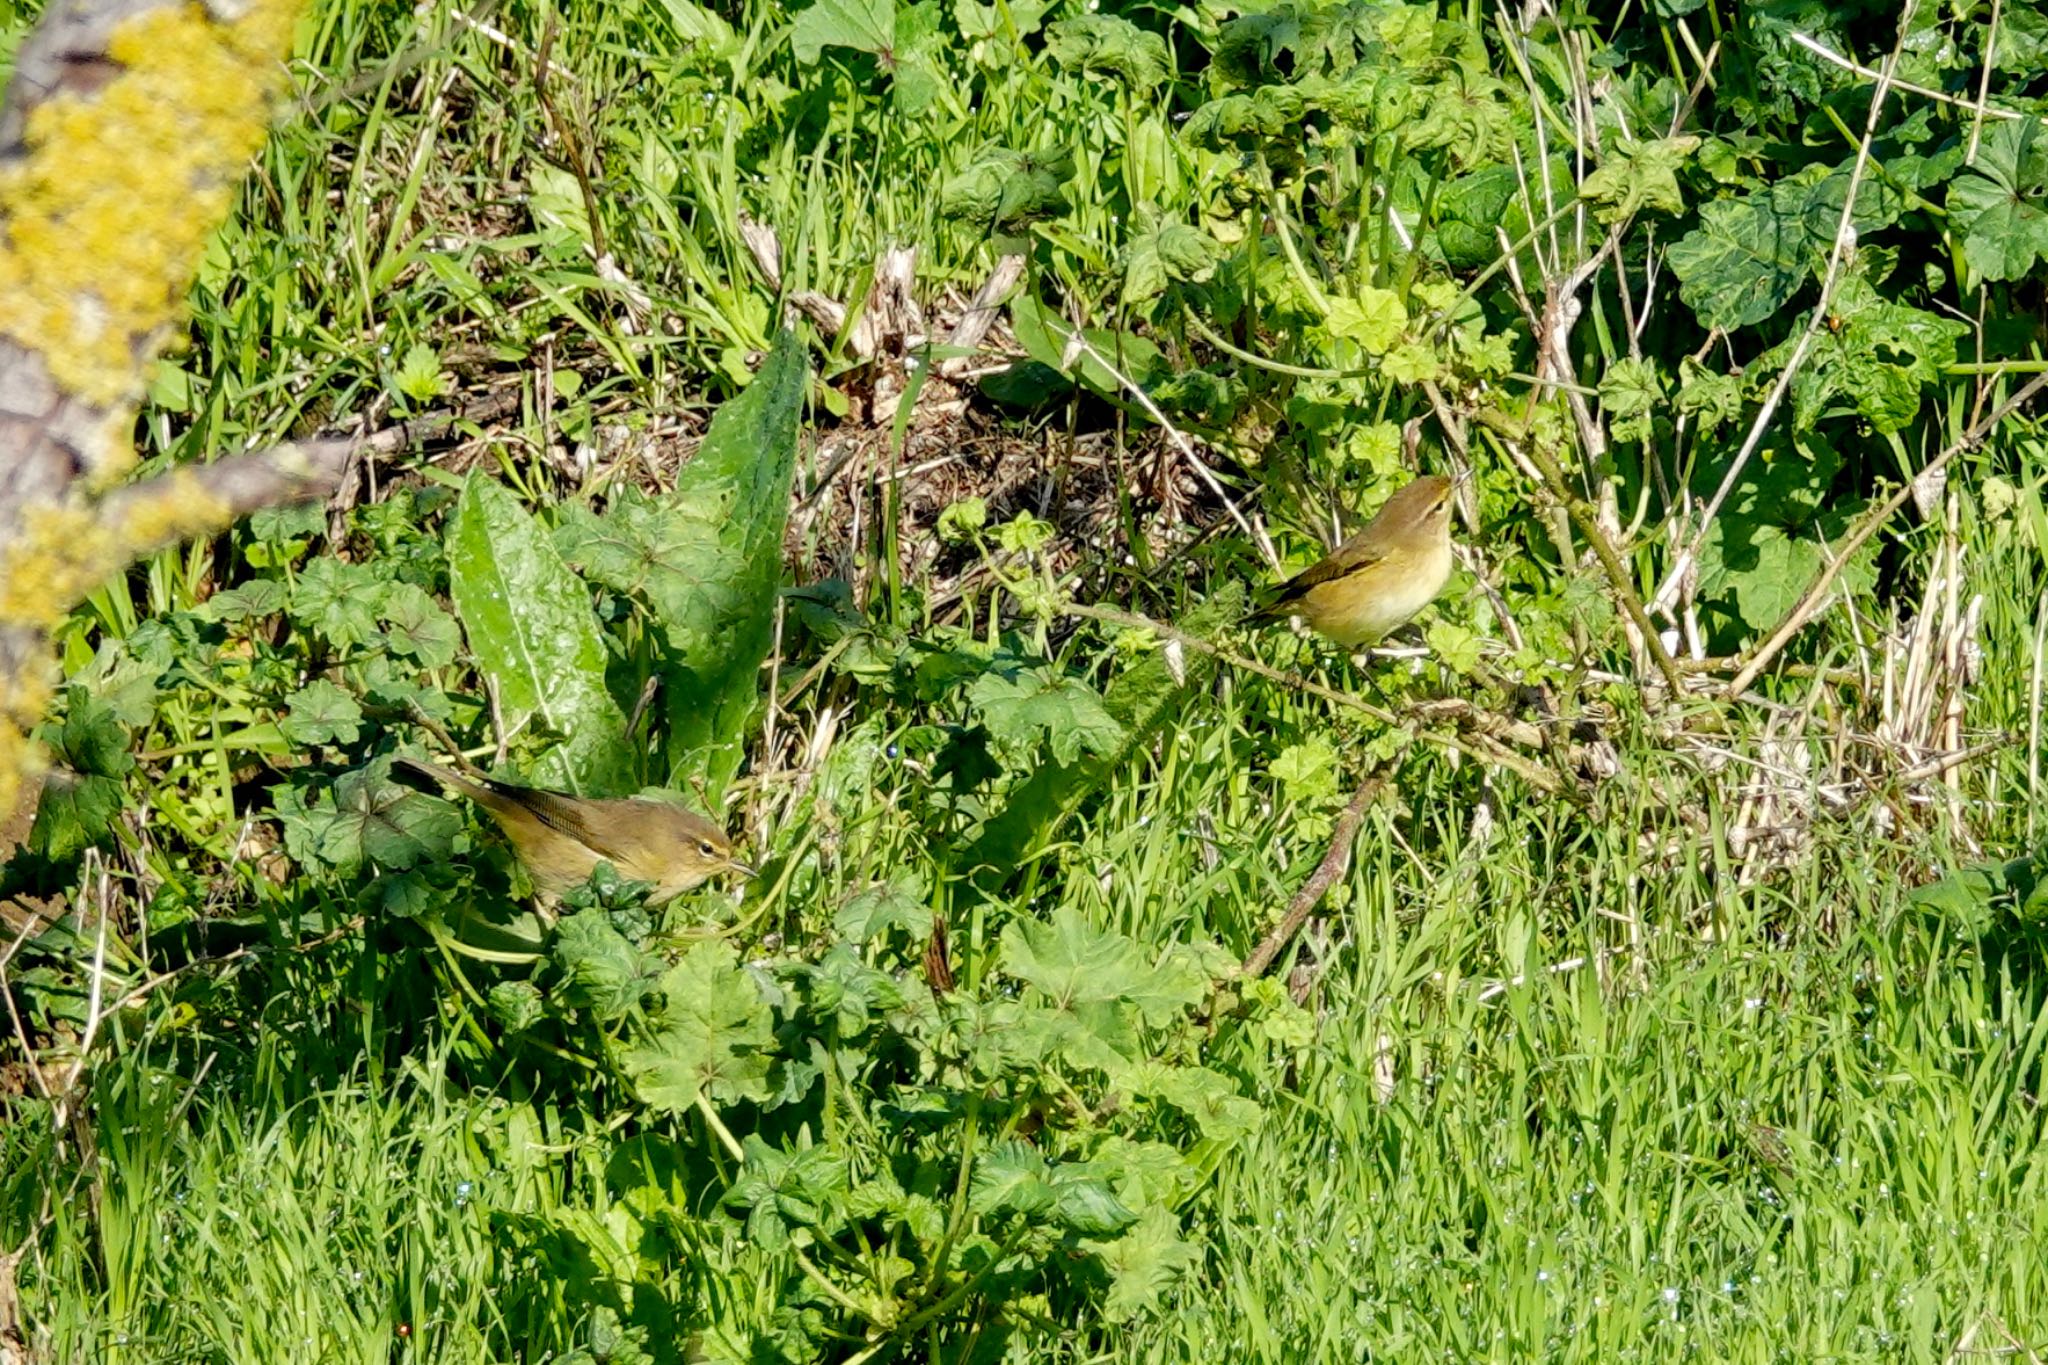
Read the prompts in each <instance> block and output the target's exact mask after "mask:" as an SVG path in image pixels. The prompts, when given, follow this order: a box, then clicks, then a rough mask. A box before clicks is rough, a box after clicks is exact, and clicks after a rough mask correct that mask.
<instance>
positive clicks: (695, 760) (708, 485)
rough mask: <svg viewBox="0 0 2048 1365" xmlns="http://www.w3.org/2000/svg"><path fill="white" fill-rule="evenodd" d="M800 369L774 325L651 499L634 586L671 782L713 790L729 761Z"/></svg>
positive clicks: (797, 407) (750, 665) (759, 636)
mask: <svg viewBox="0 0 2048 1365" xmlns="http://www.w3.org/2000/svg"><path fill="white" fill-rule="evenodd" d="M809 376H810V367H809V365H808V363H807V362H806V360H805V358H804V350H803V343H802V342H800V341H799V340H798V339H797V336H796V333H794V332H790V331H785V332H783V333H782V335H781V336H780V337H778V338H777V340H776V342H775V346H774V349H772V350H771V351H770V352H769V353H768V359H767V360H766V361H765V362H764V363H763V364H762V366H761V371H760V373H759V374H757V375H755V376H754V381H753V383H751V384H749V385H748V386H747V391H746V392H745V393H743V394H741V395H740V396H739V397H738V398H735V399H733V400H732V401H731V402H729V403H727V404H726V405H725V406H724V407H723V408H721V409H719V412H718V415H717V416H716V417H714V418H713V419H712V422H711V430H710V432H709V433H708V434H706V436H705V437H704V443H703V445H701V446H699V447H698V449H697V455H696V458H695V459H693V460H691V461H690V463H689V464H688V465H686V466H684V468H683V472H682V475H681V477H680V478H678V479H677V481H676V487H675V491H674V492H673V493H671V494H670V495H669V496H668V498H666V499H665V500H664V501H663V503H662V504H661V507H662V512H663V517H664V519H665V520H664V522H663V525H662V528H661V534H662V535H663V536H664V537H666V538H664V539H660V540H658V541H652V542H648V543H649V544H650V545H652V546H653V547H654V548H655V550H656V557H657V560H658V565H659V569H660V572H658V573H655V572H650V576H649V577H648V578H647V579H646V583H645V595H646V598H647V601H648V605H649V606H650V607H651V608H652V609H653V612H654V616H655V619H656V620H657V621H658V622H659V623H660V625H661V628H662V632H663V636H664V643H665V646H666V648H665V651H664V654H663V657H662V660H661V669H662V678H663V684H664V685H663V688H662V694H663V705H664V707H665V708H666V713H667V718H668V763H669V770H670V780H671V782H674V781H678V780H692V779H698V778H701V779H702V780H703V781H704V782H705V784H706V785H707V786H708V787H709V788H710V790H711V791H712V792H713V793H716V792H717V791H719V790H720V789H722V788H723V787H724V786H725V784H726V783H727V782H728V781H730V780H731V779H732V775H733V774H734V773H735V772H737V771H738V770H739V766H740V761H741V759H742V758H743V757H744V756H745V749H744V745H745V741H746V734H747V731H748V728H749V727H750V726H751V725H752V724H753V718H754V715H755V712H756V710H757V709H758V707H759V705H760V672H761V662H762V660H764V659H766V658H767V657H768V648H769V646H770V645H771V644H772V643H773V636H774V629H775V594H776V589H777V586H778V584H779V583H780V582H781V578H782V532H783V527H784V525H785V524H786V522H787V519H788V516H789V482H790V472H791V470H792V469H793V468H794V466H795V461H796V438H797V426H798V421H799V418H800V417H801V415H802V411H803V402H804V394H805V391H806V388H807V386H808V381H809Z"/></svg>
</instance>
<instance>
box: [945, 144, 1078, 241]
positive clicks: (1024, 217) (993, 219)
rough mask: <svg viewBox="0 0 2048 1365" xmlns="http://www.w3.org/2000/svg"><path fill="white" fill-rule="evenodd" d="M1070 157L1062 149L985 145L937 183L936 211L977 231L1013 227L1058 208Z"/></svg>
mask: <svg viewBox="0 0 2048 1365" xmlns="http://www.w3.org/2000/svg"><path fill="white" fill-rule="evenodd" d="M1073 177H1074V159H1073V157H1071V156H1069V155H1067V154H1066V153H1064V152H1052V153H1047V152H1018V151H1012V150H1011V149H1010V148H1008V147H1004V146H1000V145H995V144H990V145H988V146H984V147H982V148H981V149H980V150H979V151H978V152H976V153H975V154H974V158H973V159H972V160H971V161H969V162H968V163H967V165H966V166H965V167H964V168H963V169H962V170H961V171H960V172H959V173H958V174H956V175H953V176H951V177H950V178H948V179H947V180H946V182H945V183H944V184H943V185H941V186H940V187H939V212H940V213H942V214H944V215H945V216H946V217H948V218H954V219H959V220H961V221H963V222H966V223H968V224H969V225H971V226H973V227H975V228H976V229H978V230H980V231H982V232H997V231H1003V232H1014V231H1015V230H1017V229H1018V228H1020V227H1022V226H1023V225H1024V224H1026V223H1029V222H1032V221H1033V220H1035V219H1039V218H1045V217H1050V216H1051V215H1053V214H1057V213H1063V212H1065V211H1066V208H1067V194H1066V188H1065V186H1066V183H1067V182H1068V181H1069V180H1071V179H1073Z"/></svg>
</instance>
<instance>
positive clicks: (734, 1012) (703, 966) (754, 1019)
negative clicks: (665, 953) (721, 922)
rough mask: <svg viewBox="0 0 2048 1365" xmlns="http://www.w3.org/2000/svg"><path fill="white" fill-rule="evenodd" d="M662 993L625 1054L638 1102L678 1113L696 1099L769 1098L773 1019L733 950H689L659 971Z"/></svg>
mask: <svg viewBox="0 0 2048 1365" xmlns="http://www.w3.org/2000/svg"><path fill="white" fill-rule="evenodd" d="M661 993H662V997H663V999H664V1001H665V1003H664V1004H663V1006H662V1009H661V1013H660V1016H659V1019H658V1022H657V1026H656V1028H655V1029H654V1030H653V1031H652V1033H651V1034H650V1036H649V1037H648V1038H647V1039H646V1041H645V1042H643V1043H641V1044H640V1045H638V1046H635V1047H631V1048H628V1049H627V1050H626V1052H625V1055H624V1062H625V1067H626V1071H627V1074H629V1075H630V1076H631V1077H632V1078H633V1084H634V1087H635V1088H636V1089H638V1090H639V1092H640V1098H641V1099H643V1100H645V1101H646V1102H647V1103H649V1104H651V1105H653V1106H654V1107H655V1108H657V1109H660V1110H663V1111H665V1112H667V1113H671V1114H680V1113H682V1112H684V1111H685V1110H687V1109H690V1108H691V1107H693V1106H694V1105H695V1104H696V1103H697V1097H698V1096H699V1095H703V1096H706V1097H707V1098H709V1099H710V1100H711V1101H712V1102H713V1103H716V1104H730V1103H733V1102H734V1101H738V1100H754V1101H757V1102H758V1101H763V1100H766V1099H767V1098H768V1097H769V1095H770V1093H771V1092H770V1090H769V1087H768V1069H769V1064H770V1063H771V1062H772V1061H773V1056H772V1050H773V1047H774V1042H775V1038H774V1034H773V1032H772V1026H773V1019H772V1017H771V1016H770V1014H769V1010H768V1003H767V1002H766V1001H765V1000H763V999H762V998H761V993H760V991H759V990H757V989H756V988H755V986H754V982H753V979H752V978H751V977H749V976H748V975H747V974H746V973H745V972H743V971H741V970H740V967H739V958H738V955H737V954H735V953H734V952H733V950H732V948H731V946H730V945H728V944H725V943H719V942H711V943H699V944H697V945H696V946H695V947H693V948H691V949H690V951H689V952H688V953H685V954H684V955H683V959H682V961H680V962H678V963H677V964H676V965H675V966H673V967H671V968H669V969H668V971H667V972H665V973H663V975H662V978H661Z"/></svg>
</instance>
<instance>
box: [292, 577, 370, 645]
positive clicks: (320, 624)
mask: <svg viewBox="0 0 2048 1365" xmlns="http://www.w3.org/2000/svg"><path fill="white" fill-rule="evenodd" d="M384 587H385V581H384V579H383V577H382V576H381V575H379V574H378V573H377V572H376V571H375V570H374V569H370V568H367V567H365V566H363V565H361V564H344V563H343V562H342V561H340V560H338V559H335V558H332V557H330V556H322V557H321V558H318V559H315V560H313V561H312V562H311V563H310V564H308V565H306V567H305V568H303V569H301V570H299V574H298V578H297V580H296V581H295V582H293V584H292V590H291V605H290V608H289V610H290V612H291V618H292V620H294V621H296V622H298V623H299V624H301V625H304V626H309V627H311V628H312V629H313V630H314V631H315V632H317V633H318V634H320V635H322V636H324V637H326V639H327V640H328V641H329V642H330V643H332V644H336V645H359V644H363V643H365V642H366V641H369V640H373V639H375V638H376V636H377V608H378V606H379V604H380V603H382V601H383V598H384Z"/></svg>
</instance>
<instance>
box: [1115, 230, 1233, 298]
mask: <svg viewBox="0 0 2048 1365" xmlns="http://www.w3.org/2000/svg"><path fill="white" fill-rule="evenodd" d="M1222 259H1223V244H1222V243H1220V242H1218V241H1217V240H1216V239H1215V238H1214V237H1211V236H1210V235H1209V234H1208V233H1206V232H1204V231H1202V230H1201V229H1200V228H1196V227H1190V226H1188V225H1187V224H1186V223H1169V222H1162V221H1159V220H1158V219H1157V218H1152V219H1151V220H1150V221H1148V222H1147V223H1146V225H1145V226H1144V227H1143V228H1141V229H1140V230H1139V231H1138V232H1136V233H1133V234H1132V236H1131V239H1130V242H1129V244H1128V245H1127V246H1126V247H1125V248H1124V302H1126V303H1132V302H1138V301H1142V300H1145V299H1154V298H1157V297H1159V296H1160V295H1161V294H1163V293H1165V292H1166V287H1167V285H1169V284H1171V283H1174V282H1176V281H1178V282H1181V283H1195V284H1199V283H1202V282H1204V281H1206V280H1208V279H1210V278H1212V277H1213V276H1214V275H1215V274H1216V266H1217V264H1218V262H1220V261H1221V260H1222Z"/></svg>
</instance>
